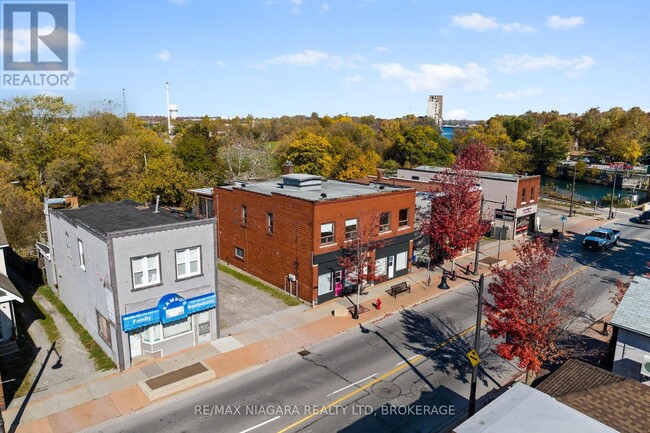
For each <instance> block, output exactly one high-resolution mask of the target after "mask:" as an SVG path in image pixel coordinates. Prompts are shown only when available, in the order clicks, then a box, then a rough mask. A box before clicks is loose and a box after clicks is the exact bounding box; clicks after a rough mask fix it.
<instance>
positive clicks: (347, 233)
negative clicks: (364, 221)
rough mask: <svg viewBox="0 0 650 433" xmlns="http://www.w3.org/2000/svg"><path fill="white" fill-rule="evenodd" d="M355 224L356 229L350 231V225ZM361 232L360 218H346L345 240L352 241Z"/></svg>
mask: <svg viewBox="0 0 650 433" xmlns="http://www.w3.org/2000/svg"><path fill="white" fill-rule="evenodd" d="M352 226H354V230H350V231H348V227H352ZM358 233H359V220H358V219H357V218H350V219H349V220H345V240H346V241H351V240H354V239H356V238H357V234H358Z"/></svg>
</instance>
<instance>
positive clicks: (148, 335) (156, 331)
mask: <svg viewBox="0 0 650 433" xmlns="http://www.w3.org/2000/svg"><path fill="white" fill-rule="evenodd" d="M142 340H143V341H144V342H145V343H149V344H151V343H157V342H159V341H160V325H153V326H150V327H148V328H147V329H145V330H144V332H143V333H142Z"/></svg>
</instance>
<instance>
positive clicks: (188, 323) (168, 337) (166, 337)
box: [162, 316, 194, 341]
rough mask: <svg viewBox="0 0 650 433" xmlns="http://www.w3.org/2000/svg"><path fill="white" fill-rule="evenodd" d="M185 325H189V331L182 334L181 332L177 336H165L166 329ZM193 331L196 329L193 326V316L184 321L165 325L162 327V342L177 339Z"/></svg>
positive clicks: (186, 330)
mask: <svg viewBox="0 0 650 433" xmlns="http://www.w3.org/2000/svg"><path fill="white" fill-rule="evenodd" d="M185 323H186V324H187V325H188V329H185V330H183V331H181V332H179V333H177V334H173V335H165V327H167V328H169V327H171V326H178V325H181V324H185ZM193 329H194V328H193V326H192V318H191V316H187V317H186V318H185V319H183V320H175V321H173V322H169V323H167V324H165V325H162V341H167V340H171V339H172V338H177V337H180V336H182V335H186V334H189V333H190V332H192V331H193Z"/></svg>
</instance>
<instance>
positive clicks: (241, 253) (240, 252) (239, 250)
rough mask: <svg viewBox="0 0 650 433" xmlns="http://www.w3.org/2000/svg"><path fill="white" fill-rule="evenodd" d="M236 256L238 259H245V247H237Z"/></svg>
mask: <svg viewBox="0 0 650 433" xmlns="http://www.w3.org/2000/svg"><path fill="white" fill-rule="evenodd" d="M235 257H237V258H238V259H242V260H243V259H244V249H243V248H240V247H235Z"/></svg>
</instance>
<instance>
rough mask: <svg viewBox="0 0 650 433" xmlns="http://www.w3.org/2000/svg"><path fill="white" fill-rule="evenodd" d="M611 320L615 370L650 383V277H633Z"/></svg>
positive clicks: (613, 370)
mask: <svg viewBox="0 0 650 433" xmlns="http://www.w3.org/2000/svg"><path fill="white" fill-rule="evenodd" d="M610 323H611V325H612V326H613V328H614V335H613V336H612V341H611V342H612V344H613V345H615V346H614V347H613V350H612V352H613V355H614V359H613V363H612V372H614V373H617V374H620V375H622V376H625V377H629V378H632V379H634V380H638V381H640V382H644V383H650V278H648V277H644V276H640V275H637V276H635V277H634V278H633V279H632V282H631V283H630V287H629V288H628V289H627V292H626V293H625V296H624V297H623V300H622V301H621V303H620V304H619V306H618V308H617V309H616V312H615V313H614V317H612V320H611V321H610Z"/></svg>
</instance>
